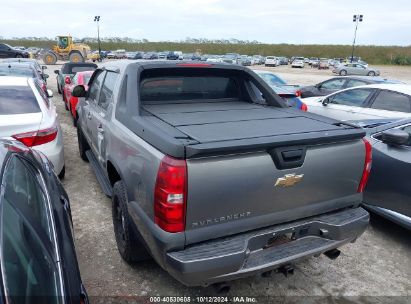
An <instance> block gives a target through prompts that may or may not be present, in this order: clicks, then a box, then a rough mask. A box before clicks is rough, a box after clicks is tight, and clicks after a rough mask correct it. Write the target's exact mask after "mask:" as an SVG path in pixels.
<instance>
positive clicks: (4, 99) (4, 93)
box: [0, 86, 41, 116]
mask: <svg viewBox="0 0 411 304" xmlns="http://www.w3.org/2000/svg"><path fill="white" fill-rule="evenodd" d="M39 112H41V110H40V106H39V104H38V102H37V98H36V96H35V95H34V93H33V91H32V89H31V88H30V87H29V86H0V116H1V115H14V114H29V113H39Z"/></svg>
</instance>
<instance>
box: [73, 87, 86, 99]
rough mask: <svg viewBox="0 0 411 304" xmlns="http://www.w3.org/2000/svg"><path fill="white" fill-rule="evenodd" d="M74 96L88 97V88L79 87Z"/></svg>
mask: <svg viewBox="0 0 411 304" xmlns="http://www.w3.org/2000/svg"><path fill="white" fill-rule="evenodd" d="M72 95H73V96H74V97H86V88H85V87H84V86H83V85H81V84H80V85H77V86H75V87H74V89H73V93H72Z"/></svg>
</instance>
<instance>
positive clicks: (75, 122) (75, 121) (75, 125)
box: [71, 112, 78, 128]
mask: <svg viewBox="0 0 411 304" xmlns="http://www.w3.org/2000/svg"><path fill="white" fill-rule="evenodd" d="M71 117H73V126H74V127H76V128H77V117H78V114H77V112H76V117H74V116H73V114H72V115H71Z"/></svg>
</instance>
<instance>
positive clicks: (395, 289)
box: [48, 65, 411, 303]
mask: <svg viewBox="0 0 411 304" xmlns="http://www.w3.org/2000/svg"><path fill="white" fill-rule="evenodd" d="M58 68H60V66H59V65H55V66H49V67H48V73H50V78H49V84H48V86H49V88H51V89H52V90H53V91H54V94H55V95H54V96H55V97H54V103H55V104H56V106H57V109H58V113H59V117H60V122H61V126H62V129H63V132H64V146H65V157H66V159H65V161H66V178H65V180H64V182H63V183H64V186H65V188H66V190H67V192H68V194H69V196H70V200H71V206H72V207H71V208H72V213H73V222H74V232H75V241H76V249H77V256H78V260H79V264H80V269H81V275H82V279H83V282H84V284H85V286H86V288H87V291H88V293H89V295H90V296H91V300H92V302H108V301H109V298H107V297H113V298H111V300H112V301H114V302H118V301H119V299H121V301H123V300H124V301H128V300H135V301H137V302H140V301H145V302H149V298H148V297H149V296H191V297H192V298H191V299H193V297H197V296H216V295H217V294H216V292H215V290H214V288H212V287H207V288H187V287H185V286H183V285H181V284H180V283H179V282H178V281H176V280H174V279H173V278H172V277H171V276H169V275H168V274H167V272H165V271H164V270H162V269H161V268H160V267H159V266H158V265H157V264H156V263H155V262H153V261H148V262H144V263H141V264H136V265H133V266H130V265H128V264H126V263H125V262H123V260H122V259H121V258H120V255H119V254H118V252H117V247H116V243H115V240H114V234H113V227H112V221H111V201H110V199H108V198H107V197H106V196H105V195H104V194H103V192H102V191H101V190H100V187H99V185H98V183H97V180H96V178H95V176H94V174H93V172H92V170H91V168H90V166H89V165H88V164H87V163H85V162H83V161H82V160H81V159H80V158H79V155H78V148H77V136H76V129H75V128H74V127H73V125H72V120H71V117H70V115H69V113H68V112H67V111H65V110H64V106H63V102H62V99H61V95H59V94H58V93H57V87H56V80H55V75H54V74H53V70H55V69H58ZM258 68H259V69H265V68H264V67H258ZM379 68H380V70H381V71H382V75H383V76H384V77H390V78H396V79H400V80H403V81H407V82H409V83H411V73H410V72H411V68H404V67H390V66H382V67H379ZM270 70H273V71H275V72H277V73H278V74H279V75H280V76H281V77H283V78H284V79H285V80H286V81H288V82H289V83H292V84H314V83H317V82H319V81H322V80H325V79H327V78H329V77H330V76H331V72H330V71H319V70H314V69H311V68H304V69H291V67H289V66H283V67H276V68H270ZM225 295H226V296H228V297H229V299H231V300H233V298H232V297H234V296H249V297H257V301H258V302H274V301H276V302H278V301H279V302H284V301H287V302H312V303H316V302H319V301H321V302H324V301H326V302H330V303H335V301H334V299H332V298H331V297H342V298H343V300H344V302H346V301H354V302H367V303H369V302H378V303H387V302H403V303H407V302H408V303H410V302H411V238H410V232H409V231H407V230H405V229H403V228H401V227H399V226H397V225H395V224H393V223H391V222H388V221H386V220H384V219H382V218H380V217H378V216H372V221H371V225H370V226H369V227H368V229H367V230H366V232H365V233H364V235H363V236H361V237H360V238H359V239H358V240H357V242H356V243H354V244H349V245H346V246H344V247H343V248H342V253H341V256H340V257H339V258H338V259H337V260H335V261H331V260H329V259H328V258H327V257H325V256H323V255H322V256H320V257H316V258H309V259H307V260H304V261H301V262H299V263H297V264H296V265H295V274H294V275H293V276H291V277H287V278H285V277H284V276H283V275H281V274H273V275H272V276H271V277H269V278H262V277H250V278H247V279H242V280H238V281H234V282H232V288H231V290H230V292H229V293H227V294H225ZM387 297H390V298H387Z"/></svg>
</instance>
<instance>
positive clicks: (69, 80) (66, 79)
mask: <svg viewBox="0 0 411 304" xmlns="http://www.w3.org/2000/svg"><path fill="white" fill-rule="evenodd" d="M64 83H65V84H70V83H71V78H70V76H66V78H64Z"/></svg>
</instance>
